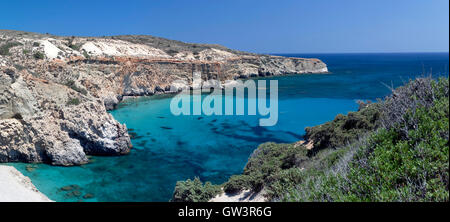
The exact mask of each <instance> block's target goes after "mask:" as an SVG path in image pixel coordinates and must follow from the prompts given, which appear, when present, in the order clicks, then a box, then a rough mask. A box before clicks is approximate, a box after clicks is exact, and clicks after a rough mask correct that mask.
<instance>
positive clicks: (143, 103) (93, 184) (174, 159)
mask: <svg viewBox="0 0 450 222" xmlns="http://www.w3.org/2000/svg"><path fill="white" fill-rule="evenodd" d="M290 56H299V57H316V58H320V59H322V60H323V61H324V62H326V63H327V64H328V67H329V70H330V71H331V72H332V73H331V74H326V75H292V76H282V77H272V78H268V79H276V80H278V87H279V101H278V103H279V119H278V123H277V125H275V126H272V127H259V126H258V119H259V118H260V117H259V116H248V115H244V116H205V115H202V116H173V115H172V114H171V113H170V110H169V109H170V107H169V103H170V99H171V97H170V96H155V97H150V98H140V99H136V100H128V101H125V102H124V103H122V104H121V105H120V106H119V108H118V109H117V110H114V111H112V112H111V113H112V115H113V116H114V117H115V118H116V119H117V120H118V121H120V122H122V123H125V124H127V127H128V128H130V129H131V131H130V132H133V134H134V133H135V138H134V139H132V142H133V145H134V149H133V150H132V151H131V153H130V154H129V155H126V156H121V157H91V163H89V164H87V165H84V166H80V167H53V166H48V165H45V164H32V165H30V164H21V163H15V164H11V165H14V166H15V167H17V168H18V169H19V170H20V171H21V172H23V173H24V174H25V175H26V176H29V177H30V178H31V179H32V181H33V183H34V184H35V185H36V186H37V187H38V189H39V190H41V192H43V193H44V194H46V195H47V196H49V197H50V198H51V199H53V200H56V201H79V200H82V201H168V200H169V199H170V197H171V195H172V192H173V188H174V186H175V183H176V181H178V180H185V179H188V178H191V179H192V178H194V177H196V176H197V177H200V179H201V180H203V181H212V182H213V183H217V184H220V183H223V182H224V181H226V180H227V179H228V178H229V177H230V176H231V175H233V174H238V173H241V172H242V169H243V167H244V166H245V164H246V161H247V159H248V156H249V155H250V154H251V152H252V151H253V150H254V149H255V148H256V147H257V146H258V145H259V144H261V143H264V142H268V141H274V142H279V143H289V142H294V141H298V140H301V139H302V136H303V134H304V128H305V127H307V126H314V125H317V124H321V123H323V122H326V121H329V120H332V119H333V118H334V116H335V115H336V114H338V113H347V112H348V111H354V110H356V109H357V104H356V103H355V101H356V100H357V99H364V100H367V99H369V100H375V99H376V98H380V97H383V96H385V95H388V94H389V90H388V88H387V87H386V85H392V86H398V85H401V84H403V82H405V81H407V80H408V79H409V78H415V77H417V76H423V75H424V74H426V75H428V74H429V73H430V72H431V70H432V74H433V77H437V76H448V71H447V68H448V63H449V57H448V53H433V54H431V53H429V54H319V55H312V54H310V55H290ZM204 96H205V95H204ZM27 166H34V167H35V168H34V169H31V168H30V167H28V170H27ZM68 185H78V186H79V187H80V188H77V189H76V190H78V191H80V192H79V193H75V195H74V193H73V192H72V191H62V190H60V188H61V187H64V186H68ZM85 194H92V195H93V197H92V198H88V199H85V198H82V196H83V195H85Z"/></svg>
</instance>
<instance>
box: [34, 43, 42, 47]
mask: <svg viewBox="0 0 450 222" xmlns="http://www.w3.org/2000/svg"><path fill="white" fill-rule="evenodd" d="M39 46H41V44H40V43H39V42H33V47H39Z"/></svg>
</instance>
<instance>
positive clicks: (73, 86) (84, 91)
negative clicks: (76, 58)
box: [66, 80, 87, 95]
mask: <svg viewBox="0 0 450 222" xmlns="http://www.w3.org/2000/svg"><path fill="white" fill-rule="evenodd" d="M66 86H67V87H69V88H71V89H73V90H75V91H77V92H79V93H81V94H83V95H87V91H86V90H85V89H83V88H80V87H78V86H77V85H76V83H75V81H73V80H69V81H68V82H67V83H66Z"/></svg>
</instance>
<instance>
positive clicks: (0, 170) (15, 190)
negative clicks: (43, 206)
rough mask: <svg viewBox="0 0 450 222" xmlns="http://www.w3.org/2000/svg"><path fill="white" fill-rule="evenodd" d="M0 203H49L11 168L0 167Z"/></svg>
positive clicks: (21, 175) (24, 178) (23, 177)
mask: <svg viewBox="0 0 450 222" xmlns="http://www.w3.org/2000/svg"><path fill="white" fill-rule="evenodd" d="M0 202H51V200H50V199H48V198H47V197H46V196H45V195H44V194H42V193H41V192H39V190H37V189H36V187H35V186H34V185H33V184H32V183H31V180H30V178H28V177H26V176H24V175H23V174H22V173H20V172H19V171H18V170H16V168H14V167H12V166H5V165H0Z"/></svg>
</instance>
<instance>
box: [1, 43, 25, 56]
mask: <svg viewBox="0 0 450 222" xmlns="http://www.w3.org/2000/svg"><path fill="white" fill-rule="evenodd" d="M19 45H22V43H20V42H7V43H5V44H3V45H1V46H0V55H3V56H6V55H11V53H9V49H11V48H13V47H16V46H19Z"/></svg>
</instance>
